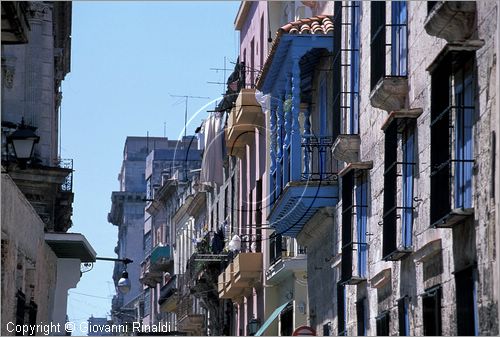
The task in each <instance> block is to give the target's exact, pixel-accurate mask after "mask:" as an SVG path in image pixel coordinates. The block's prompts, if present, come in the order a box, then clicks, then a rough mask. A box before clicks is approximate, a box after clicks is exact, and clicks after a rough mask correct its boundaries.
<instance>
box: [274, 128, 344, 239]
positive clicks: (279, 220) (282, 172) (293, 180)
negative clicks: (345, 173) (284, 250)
mask: <svg viewBox="0 0 500 337" xmlns="http://www.w3.org/2000/svg"><path fill="white" fill-rule="evenodd" d="M332 146H333V137H329V136H324V137H315V136H303V137H302V141H301V152H302V153H301V154H300V153H299V154H298V156H297V158H293V156H290V159H292V158H293V162H292V163H290V165H286V164H285V165H284V163H283V162H280V161H277V165H276V166H277V168H276V170H275V171H274V172H272V176H271V181H272V182H273V183H274V186H275V191H273V192H274V193H273V195H272V197H273V199H274V203H273V205H272V207H271V211H270V214H269V217H268V220H269V223H270V224H271V225H272V226H273V227H274V228H275V229H276V230H277V231H278V232H280V233H281V234H283V235H286V236H290V237H293V238H296V237H297V235H298V234H299V232H300V231H301V230H302V228H303V227H304V225H305V224H306V223H307V222H308V221H309V220H310V219H311V218H312V217H313V215H314V214H315V213H316V212H317V211H318V210H320V209H322V208H324V207H332V206H335V204H336V203H337V201H338V176H337V171H338V168H337V162H336V160H334V159H333V156H332ZM291 161H292V160H291ZM285 162H286V161H285ZM296 170H300V171H299V172H298V174H297V172H296ZM281 184H282V185H283V186H284V188H283V189H281Z"/></svg>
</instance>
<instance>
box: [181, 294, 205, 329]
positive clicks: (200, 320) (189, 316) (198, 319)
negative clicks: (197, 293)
mask: <svg viewBox="0 0 500 337" xmlns="http://www.w3.org/2000/svg"><path fill="white" fill-rule="evenodd" d="M204 321H205V316H204V315H200V314H195V313H193V301H192V298H191V296H183V297H182V298H180V300H179V305H178V308H177V329H178V330H179V331H181V332H186V333H189V334H191V335H194V336H196V335H198V336H201V335H203V334H202V329H203V325H204Z"/></svg>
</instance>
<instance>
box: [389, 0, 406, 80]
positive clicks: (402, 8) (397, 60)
mask: <svg viewBox="0 0 500 337" xmlns="http://www.w3.org/2000/svg"><path fill="white" fill-rule="evenodd" d="M391 12H392V24H391V75H392V76H406V75H407V72H408V63H407V55H408V41H407V40H408V33H407V9H406V1H392V2H391Z"/></svg>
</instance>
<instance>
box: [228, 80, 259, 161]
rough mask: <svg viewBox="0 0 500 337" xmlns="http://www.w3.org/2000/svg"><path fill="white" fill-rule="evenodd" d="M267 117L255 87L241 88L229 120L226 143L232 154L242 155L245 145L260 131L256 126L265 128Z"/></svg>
mask: <svg viewBox="0 0 500 337" xmlns="http://www.w3.org/2000/svg"><path fill="white" fill-rule="evenodd" d="M264 126H265V119H264V114H263V113H262V108H261V106H260V104H259V103H258V102H257V99H256V98H255V89H241V91H240V93H239V95H238V97H237V98H236V103H235V107H234V108H233V109H232V110H231V113H230V114H229V117H228V120H227V128H226V144H227V146H228V148H229V149H230V154H231V155H235V156H242V155H243V154H244V149H245V145H246V144H248V143H249V141H250V140H251V139H252V138H253V137H255V133H256V132H258V131H256V130H255V128H264Z"/></svg>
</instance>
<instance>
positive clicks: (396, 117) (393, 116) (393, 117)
mask: <svg viewBox="0 0 500 337" xmlns="http://www.w3.org/2000/svg"><path fill="white" fill-rule="evenodd" d="M422 112H423V109H421V108H414V109H403V110H397V111H392V112H391V113H390V114H389V115H388V116H387V118H386V120H385V121H384V124H382V127H381V129H382V131H384V132H385V130H386V129H387V127H388V126H389V125H391V123H392V122H397V123H398V124H397V125H398V131H399V130H400V127H401V126H403V127H404V126H405V123H404V121H406V120H412V119H413V120H416V119H417V118H418V117H420V115H421V114H422Z"/></svg>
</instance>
